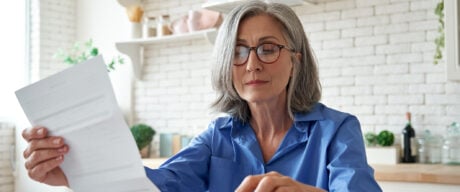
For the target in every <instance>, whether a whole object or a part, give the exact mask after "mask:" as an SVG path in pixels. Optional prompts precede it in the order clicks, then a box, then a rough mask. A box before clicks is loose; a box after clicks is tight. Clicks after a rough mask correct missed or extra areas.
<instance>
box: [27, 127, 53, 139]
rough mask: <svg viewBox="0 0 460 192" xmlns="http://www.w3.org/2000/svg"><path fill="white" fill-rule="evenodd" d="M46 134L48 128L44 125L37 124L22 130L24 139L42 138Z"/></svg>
mask: <svg viewBox="0 0 460 192" xmlns="http://www.w3.org/2000/svg"><path fill="white" fill-rule="evenodd" d="M47 135H48V130H47V129H46V128H44V127H41V126H37V127H32V128H27V129H24V131H22V137H23V138H24V139H25V140H26V141H30V140H32V139H42V138H45V137H46V136H47Z"/></svg>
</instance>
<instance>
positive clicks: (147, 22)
mask: <svg viewBox="0 0 460 192" xmlns="http://www.w3.org/2000/svg"><path fill="white" fill-rule="evenodd" d="M142 34H143V38H149V37H155V36H156V34H157V23H156V18H155V17H146V18H144V22H143V32H142Z"/></svg>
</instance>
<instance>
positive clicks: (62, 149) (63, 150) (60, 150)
mask: <svg viewBox="0 0 460 192" xmlns="http://www.w3.org/2000/svg"><path fill="white" fill-rule="evenodd" d="M65 151H66V148H65V147H61V148H59V149H58V152H59V153H64V152H65Z"/></svg>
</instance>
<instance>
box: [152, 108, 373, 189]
mask: <svg viewBox="0 0 460 192" xmlns="http://www.w3.org/2000/svg"><path fill="white" fill-rule="evenodd" d="M270 171H276V172H279V173H280V174H283V175H286V176H289V177H291V178H293V179H295V180H297V181H299V182H302V183H305V184H308V185H313V186H316V187H319V188H322V189H325V190H328V191H371V192H373V191H381V189H380V187H379V186H378V184H377V183H376V181H375V179H374V176H373V170H372V168H371V167H369V165H368V164H367V160H366V155H365V149H364V143H363V138H362V133H361V128H360V124H359V121H358V120H357V118H356V117H354V116H352V115H350V114H347V113H342V112H339V111H335V110H333V109H330V108H328V107H326V106H324V105H323V104H320V103H318V104H316V105H315V106H314V108H313V109H312V110H311V111H310V112H308V113H297V114H295V117H294V123H293V125H292V127H291V128H290V129H289V131H288V132H287V134H286V136H285V138H284V139H283V141H282V143H281V144H280V146H279V148H278V150H277V151H276V152H275V154H274V155H273V157H272V158H271V159H270V160H269V161H268V162H264V159H263V156H262V152H261V149H260V146H259V144H258V142H257V139H256V136H255V134H254V131H253V129H252V128H251V126H250V124H248V123H242V122H241V121H239V120H238V119H237V118H233V117H220V118H217V119H216V120H214V121H213V122H212V123H211V124H210V125H209V128H208V129H207V130H206V131H204V132H203V133H202V134H200V135H199V136H197V137H196V138H194V139H193V140H192V142H191V143H190V144H189V146H188V147H187V148H185V149H183V150H182V151H180V152H179V153H178V154H176V155H175V156H173V157H172V158H170V159H169V160H168V161H166V162H165V163H164V164H163V165H161V166H160V168H159V169H149V168H146V172H147V176H148V177H149V178H150V179H151V180H152V181H153V182H154V183H155V184H156V185H157V186H158V187H159V188H160V190H161V191H187V192H188V191H208V190H209V191H219V192H220V191H234V190H235V189H236V188H237V187H238V186H239V184H240V183H241V182H242V180H243V179H244V178H245V177H246V176H248V175H256V174H264V173H268V172H270Z"/></svg>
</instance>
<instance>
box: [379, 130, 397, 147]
mask: <svg viewBox="0 0 460 192" xmlns="http://www.w3.org/2000/svg"><path fill="white" fill-rule="evenodd" d="M394 139H395V137H394V135H393V133H392V132H390V131H388V130H383V131H381V132H380V133H379V134H378V135H377V143H378V144H379V145H381V146H391V145H393V142H394Z"/></svg>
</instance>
